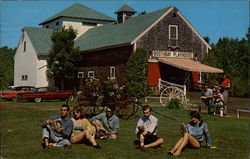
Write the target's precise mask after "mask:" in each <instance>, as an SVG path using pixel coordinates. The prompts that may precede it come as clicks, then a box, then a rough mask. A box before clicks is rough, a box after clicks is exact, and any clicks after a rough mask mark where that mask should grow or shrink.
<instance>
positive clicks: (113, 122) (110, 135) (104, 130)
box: [91, 106, 120, 140]
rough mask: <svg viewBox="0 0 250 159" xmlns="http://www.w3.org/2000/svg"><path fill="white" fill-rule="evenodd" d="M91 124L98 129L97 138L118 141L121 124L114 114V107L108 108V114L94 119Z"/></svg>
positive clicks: (99, 115)
mask: <svg viewBox="0 0 250 159" xmlns="http://www.w3.org/2000/svg"><path fill="white" fill-rule="evenodd" d="M91 122H92V124H93V125H94V126H95V127H96V131H97V135H96V137H100V138H101V139H111V140H115V139H117V134H118V132H119V130H120V123H119V118H118V117H117V116H116V115H115V114H114V107H112V106H108V107H107V109H106V112H103V113H101V114H98V115H96V116H94V117H92V118H91Z"/></svg>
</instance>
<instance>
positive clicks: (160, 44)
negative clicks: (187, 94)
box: [15, 4, 223, 87]
mask: <svg viewBox="0 0 250 159" xmlns="http://www.w3.org/2000/svg"><path fill="white" fill-rule="evenodd" d="M75 8H81V9H80V10H79V9H75ZM86 10H91V9H89V8H87V9H86V7H85V6H82V5H80V4H75V5H73V6H71V7H69V8H68V9H66V10H64V11H62V12H60V13H58V14H57V15H55V16H53V17H51V18H49V19H48V20H46V21H45V22H43V23H41V25H43V28H40V29H38V28H25V29H24V32H25V31H26V32H27V34H25V35H26V36H27V37H28V38H29V37H30V38H31V37H32V36H33V34H38V32H39V33H40V35H41V34H42V32H45V30H46V31H47V32H46V37H45V35H42V36H41V37H40V36H39V35H37V36H36V37H34V39H33V40H32V39H31V40H30V41H31V42H30V43H31V44H30V45H31V46H33V47H36V46H35V43H37V42H38V41H39V38H40V41H41V40H42V41H46V42H47V43H46V44H45V43H42V44H41V45H46V46H43V47H42V46H39V47H38V48H43V49H44V48H46V49H44V50H43V51H41V53H44V54H43V55H44V56H41V57H43V58H44V59H45V61H44V63H43V64H46V55H47V53H48V51H49V49H50V46H51V41H50V39H49V35H51V33H52V31H53V28H54V27H55V26H56V27H60V26H63V25H64V26H69V25H71V26H73V28H74V29H76V30H77V31H78V33H80V34H78V38H77V39H76V40H75V46H79V47H80V51H81V56H83V61H82V66H81V67H80V68H79V72H78V74H77V78H78V84H80V85H81V83H82V81H84V80H85V79H86V78H89V77H95V78H98V79H100V80H105V79H107V77H110V78H116V79H117V81H118V83H119V85H122V84H124V82H125V72H126V66H127V62H128V60H129V57H130V55H131V53H132V52H134V51H135V50H136V49H137V48H142V49H144V50H146V51H147V52H148V85H149V86H152V87H155V86H157V85H158V82H159V79H163V80H166V81H169V82H173V83H177V84H184V83H185V84H188V83H189V84H190V83H195V82H197V81H199V80H201V79H200V76H199V75H200V74H201V72H210V73H212V72H223V70H221V69H217V68H214V67H210V66H207V65H204V64H201V63H200V61H202V59H203V58H204V56H205V54H207V53H208V51H209V49H211V47H210V46H209V44H208V43H207V42H206V41H205V40H204V39H203V38H202V36H201V35H200V34H199V33H198V32H197V31H196V30H195V29H194V28H193V27H192V25H191V24H190V23H189V22H188V21H187V20H186V19H185V18H184V16H183V15H182V14H181V13H180V12H179V11H178V9H177V8H176V7H168V8H163V9H160V10H157V11H154V12H151V13H146V14H143V15H139V16H134V14H135V13H136V11H135V10H134V9H132V8H131V7H129V6H127V5H124V6H123V7H121V8H120V9H119V10H117V11H116V12H115V14H117V20H113V19H112V18H109V17H107V16H105V15H103V14H100V13H99V12H96V11H94V10H91V11H92V12H88V14H86V13H85V12H86ZM79 12H81V13H82V14H81V15H88V16H89V17H88V18H86V17H82V16H81V17H80V18H79V17H77V16H76V15H79V14H80V13H79ZM65 14H70V15H65ZM91 14H92V16H91ZM100 17H101V18H100ZM65 21H70V23H66V22H65ZM83 28H84V29H83ZM30 30H32V31H34V30H36V32H35V33H34V32H33V33H32V36H31V35H29V33H30V34H31V31H30ZM22 39H23V38H22ZM33 43H34V44H33ZM26 45H27V44H26ZM23 46H24V43H23V41H21V42H20V43H19V47H18V49H17V53H16V56H17V54H18V53H19V52H21V51H22V49H21V48H23ZM35 50H36V49H35ZM19 54H20V53H19ZM36 54H37V56H38V57H39V51H37V52H36ZM15 58H17V57H15ZM16 60H18V59H15V69H16V63H21V62H20V61H17V62H16ZM45 68H46V67H45ZM36 69H37V68H36ZM17 72H18V71H17ZM19 72H20V70H19ZM30 73H31V72H30ZM17 74H19V75H20V73H16V71H15V79H16V78H19V77H16V76H17ZM41 76H44V77H43V78H45V79H46V75H45V74H44V75H40V78H41ZM188 81H189V82H188ZM190 81H191V82H190ZM16 83H18V82H16V80H15V84H16ZM45 83H46V82H45ZM47 84H49V83H48V82H47ZM25 85H29V84H28V82H27V84H25ZM80 85H78V87H79V86H80ZM192 86H193V85H192Z"/></svg>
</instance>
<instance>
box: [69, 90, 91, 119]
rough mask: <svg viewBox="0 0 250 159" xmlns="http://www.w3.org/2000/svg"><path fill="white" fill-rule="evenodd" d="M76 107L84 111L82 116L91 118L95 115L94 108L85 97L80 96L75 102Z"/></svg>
mask: <svg viewBox="0 0 250 159" xmlns="http://www.w3.org/2000/svg"><path fill="white" fill-rule="evenodd" d="M73 106H74V107H80V108H81V109H82V112H81V113H82V114H81V115H82V116H84V117H90V116H91V115H92V114H93V106H92V105H91V102H90V99H89V98H88V97H86V96H83V95H78V96H77V97H76V98H75V100H74V104H73Z"/></svg>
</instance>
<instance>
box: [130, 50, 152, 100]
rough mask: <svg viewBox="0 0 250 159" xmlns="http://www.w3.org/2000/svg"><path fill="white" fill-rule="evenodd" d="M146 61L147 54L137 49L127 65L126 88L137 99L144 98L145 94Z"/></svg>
mask: <svg viewBox="0 0 250 159" xmlns="http://www.w3.org/2000/svg"><path fill="white" fill-rule="evenodd" d="M147 59H148V58H147V52H146V51H145V50H143V49H137V50H136V51H135V52H133V53H132V54H131V56H130V58H129V61H128V64H127V65H128V67H127V72H126V88H127V89H128V91H129V93H130V94H131V95H133V96H135V97H137V98H144V97H145V96H146V94H147Z"/></svg>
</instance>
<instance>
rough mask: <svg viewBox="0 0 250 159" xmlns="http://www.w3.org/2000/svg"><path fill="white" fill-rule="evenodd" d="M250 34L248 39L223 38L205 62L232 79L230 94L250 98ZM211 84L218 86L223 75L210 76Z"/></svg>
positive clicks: (249, 30)
mask: <svg viewBox="0 0 250 159" xmlns="http://www.w3.org/2000/svg"><path fill="white" fill-rule="evenodd" d="M249 32H250V29H248V34H246V35H247V38H248V40H246V39H244V38H243V39H241V40H238V39H229V38H221V39H219V41H218V43H217V44H216V45H215V46H214V47H213V48H212V50H211V51H210V52H209V54H208V56H207V57H206V58H205V62H206V63H207V64H209V65H212V66H215V67H218V68H222V69H223V70H224V72H225V73H226V74H227V75H229V77H230V78H231V89H230V90H229V91H230V94H231V95H233V96H238V97H250V92H249V83H250V79H249V61H250V45H249V44H250V41H249ZM209 78H210V82H211V83H213V84H218V81H219V79H220V78H221V75H219V74H213V75H210V76H209Z"/></svg>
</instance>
